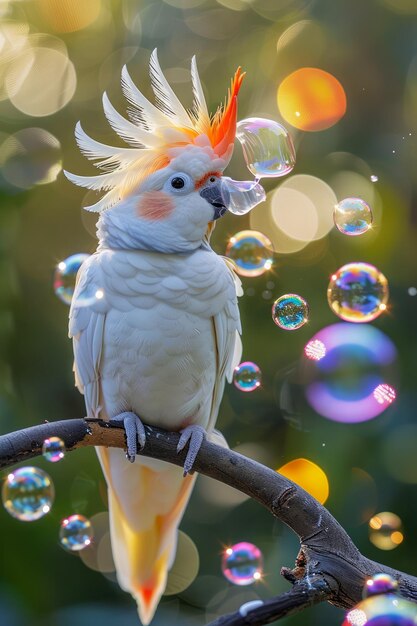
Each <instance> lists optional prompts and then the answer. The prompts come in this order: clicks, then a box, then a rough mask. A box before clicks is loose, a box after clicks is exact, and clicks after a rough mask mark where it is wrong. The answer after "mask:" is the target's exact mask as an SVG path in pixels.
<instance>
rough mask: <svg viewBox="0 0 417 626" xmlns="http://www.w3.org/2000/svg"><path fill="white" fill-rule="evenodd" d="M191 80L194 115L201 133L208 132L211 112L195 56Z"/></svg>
mask: <svg viewBox="0 0 417 626" xmlns="http://www.w3.org/2000/svg"><path fill="white" fill-rule="evenodd" d="M191 80H192V84H193V94H194V102H193V115H194V117H195V119H196V123H197V124H198V127H199V129H200V132H201V133H207V131H208V128H209V127H210V114H209V112H208V108H207V104H206V99H205V97H204V92H203V87H202V85H201V81H200V76H199V75H198V69H197V61H196V58H195V56H193V58H192V59H191Z"/></svg>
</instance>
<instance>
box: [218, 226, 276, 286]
mask: <svg viewBox="0 0 417 626" xmlns="http://www.w3.org/2000/svg"><path fill="white" fill-rule="evenodd" d="M225 254H226V256H227V257H229V259H231V260H232V261H234V262H235V268H236V272H237V273H238V274H240V276H251V277H255V276H261V275H262V274H264V273H265V272H267V271H268V270H270V269H271V267H272V263H273V261H274V249H273V246H272V243H271V241H270V239H268V237H266V235H264V234H263V233H260V232H259V231H257V230H242V231H240V232H239V233H236V235H233V237H231V238H230V240H229V243H228V244H227V247H226V252H225Z"/></svg>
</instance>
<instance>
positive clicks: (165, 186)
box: [65, 51, 243, 252]
mask: <svg viewBox="0 0 417 626" xmlns="http://www.w3.org/2000/svg"><path fill="white" fill-rule="evenodd" d="M150 76H151V84H152V87H153V90H154V92H155V97H156V103H155V105H154V104H151V103H150V102H149V101H148V100H147V99H146V98H145V97H144V96H143V94H142V93H141V92H140V91H139V90H138V88H137V87H136V86H135V85H134V83H133V82H132V80H131V78H130V76H129V74H128V72H127V69H126V68H124V69H123V72H122V88H123V91H124V93H125V96H126V98H127V99H128V101H129V103H130V105H131V109H130V110H129V111H128V114H129V116H130V118H131V120H130V121H129V120H127V119H125V118H124V117H122V116H121V115H120V114H119V113H118V112H117V111H116V110H115V109H114V108H113V106H112V105H111V104H110V101H109V100H108V98H107V96H106V94H104V97H103V107H104V112H105V115H106V117H107V119H108V121H109V123H110V125H111V126H112V128H113V129H114V130H115V131H116V132H117V133H118V134H119V135H120V136H121V137H122V139H124V141H126V142H127V143H128V144H130V147H128V148H118V147H112V146H108V145H104V144H101V143H99V142H97V141H95V140H93V139H91V138H90V137H88V135H86V133H85V132H84V131H83V129H82V128H81V125H80V124H77V127H76V132H75V135H76V139H77V142H78V145H79V147H80V148H81V150H82V151H83V152H84V154H85V155H86V156H87V157H88V158H89V159H91V160H95V161H96V163H95V165H96V166H97V167H99V168H101V169H102V170H105V172H106V173H104V174H101V175H98V176H77V175H74V174H70V173H68V172H65V174H66V176H67V177H68V178H69V179H70V180H71V181H72V182H74V183H75V184H77V185H80V186H82V187H87V188H89V189H94V190H105V191H106V193H105V194H104V196H103V197H102V198H100V200H98V202H96V203H95V204H94V205H92V206H89V207H85V208H86V209H87V210H90V211H96V212H100V218H99V221H98V230H97V232H98V236H99V238H100V242H101V245H104V246H109V247H112V248H113V247H117V248H133V249H146V250H155V251H159V252H187V251H191V250H195V249H196V248H198V247H200V246H201V245H202V244H203V242H204V240H205V239H206V238H207V236H208V235H209V234H210V232H211V230H212V223H213V222H214V221H215V220H217V219H218V218H219V217H221V216H222V215H223V214H224V213H225V212H226V210H227V205H228V200H229V192H228V191H227V185H226V184H225V183H224V181H223V177H222V175H223V170H224V169H225V167H226V166H227V164H228V162H229V161H230V158H231V156H232V152H233V145H234V139H235V134H236V115H237V95H238V92H239V89H240V86H241V83H242V80H243V74H242V73H241V71H240V68H239V69H238V70H237V71H236V74H235V76H234V78H233V80H232V83H231V87H230V89H229V91H228V95H227V99H226V102H225V104H224V105H221V106H220V107H219V108H218V109H217V111H216V113H215V114H214V115H213V116H210V115H209V113H208V109H207V105H206V102H205V99H204V94H203V90H202V86H201V83H200V79H199V76H198V71H197V66H196V62H195V59H194V58H193V60H192V64H191V79H192V85H193V93H194V104H193V109H192V110H191V111H187V110H186V109H185V108H184V107H183V105H182V104H181V103H180V101H179V100H178V98H177V96H176V95H175V93H174V92H173V90H172V88H171V87H170V86H169V84H168V82H167V80H166V78H165V76H164V75H163V73H162V70H161V68H160V66H159V62H158V58H157V55H156V51H154V52H153V54H152V56H151V61H150Z"/></svg>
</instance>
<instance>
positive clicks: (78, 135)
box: [75, 122, 143, 169]
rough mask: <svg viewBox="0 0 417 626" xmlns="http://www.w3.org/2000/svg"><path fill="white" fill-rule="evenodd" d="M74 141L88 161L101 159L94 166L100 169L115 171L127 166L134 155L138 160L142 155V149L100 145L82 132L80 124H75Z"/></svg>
mask: <svg viewBox="0 0 417 626" xmlns="http://www.w3.org/2000/svg"><path fill="white" fill-rule="evenodd" d="M75 139H76V142H77V145H78V147H79V148H80V150H81V152H82V153H83V154H84V155H85V156H86V157H87V159H89V160H90V161H96V160H97V159H101V160H100V161H99V162H97V163H95V164H94V165H95V166H96V167H99V168H100V169H116V168H118V167H120V165H128V164H129V163H130V162H131V161H132V157H133V156H134V155H135V154H136V156H137V157H138V158H139V157H140V156H141V154H142V153H143V149H142V148H136V149H134V148H119V147H113V146H108V145H106V144H104V143H100V142H99V141H96V140H95V139H92V138H91V137H89V136H88V135H87V133H85V132H84V130H83V128H82V126H81V123H80V122H77V125H76V127H75Z"/></svg>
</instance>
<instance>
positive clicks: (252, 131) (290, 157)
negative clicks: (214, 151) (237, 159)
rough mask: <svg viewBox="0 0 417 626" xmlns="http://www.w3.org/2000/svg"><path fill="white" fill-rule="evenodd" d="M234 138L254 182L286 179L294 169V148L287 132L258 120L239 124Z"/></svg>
mask: <svg viewBox="0 0 417 626" xmlns="http://www.w3.org/2000/svg"><path fill="white" fill-rule="evenodd" d="M236 137H237V139H238V140H239V141H240V143H241V144H242V148H243V155H244V157H245V161H246V165H247V167H248V169H249V171H250V172H252V174H253V175H254V176H256V177H257V178H263V177H277V176H285V175H286V174H288V173H289V172H291V170H292V169H293V167H294V165H295V148H294V144H293V142H292V139H291V136H290V135H289V133H288V131H287V130H286V129H285V128H284V127H283V126H281V124H278V122H275V121H274V120H267V119H263V118H260V117H249V118H247V119H244V120H241V121H240V122H238V124H237V126H236Z"/></svg>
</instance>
